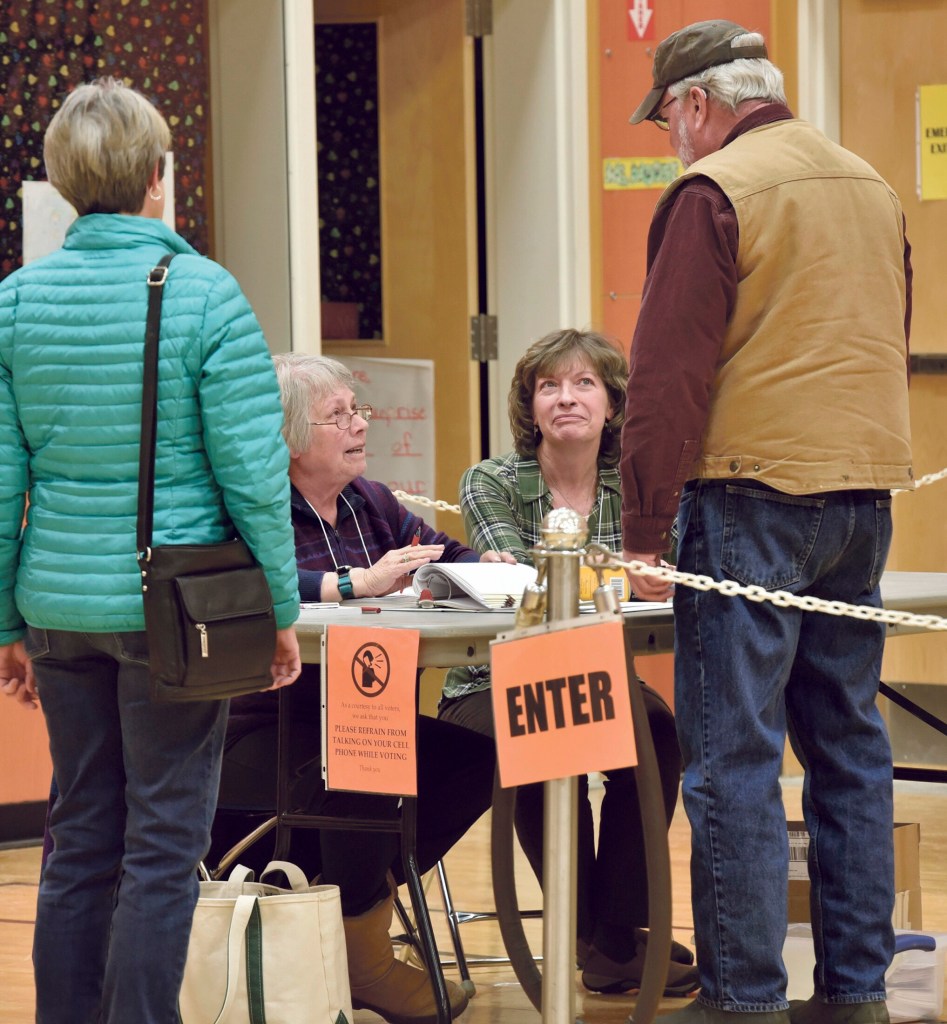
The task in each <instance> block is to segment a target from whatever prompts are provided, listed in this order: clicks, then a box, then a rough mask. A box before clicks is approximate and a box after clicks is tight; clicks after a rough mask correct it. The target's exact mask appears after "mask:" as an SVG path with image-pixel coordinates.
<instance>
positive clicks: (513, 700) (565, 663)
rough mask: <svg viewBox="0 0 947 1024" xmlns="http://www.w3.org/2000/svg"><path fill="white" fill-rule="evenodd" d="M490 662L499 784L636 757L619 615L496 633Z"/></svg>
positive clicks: (625, 763)
mask: <svg viewBox="0 0 947 1024" xmlns="http://www.w3.org/2000/svg"><path fill="white" fill-rule="evenodd" d="M490 664H491V674H492V677H493V719H494V724H495V728H496V741H497V759H498V762H499V768H500V782H501V784H502V785H503V786H522V785H525V784H526V783H530V782H545V781H547V780H549V779H561V778H567V777H568V776H570V775H582V774H584V773H586V772H591V771H605V770H607V769H609V768H624V767H627V766H629V765H633V764H636V763H637V755H636V752H635V737H634V730H633V728H632V719H631V701H630V699H629V696H628V671H627V668H626V666H625V645H624V638H623V636H622V624H621V621H615V622H595V621H594V620H593V622H590V623H588V624H586V623H585V622H583V621H577V620H575V619H573V620H570V621H568V622H566V623H550V624H549V625H548V626H537V627H535V628H533V629H530V630H528V631H524V632H523V633H521V634H515V635H511V636H510V637H509V638H506V637H500V638H498V639H497V640H495V641H494V642H493V643H492V644H491V645H490Z"/></svg>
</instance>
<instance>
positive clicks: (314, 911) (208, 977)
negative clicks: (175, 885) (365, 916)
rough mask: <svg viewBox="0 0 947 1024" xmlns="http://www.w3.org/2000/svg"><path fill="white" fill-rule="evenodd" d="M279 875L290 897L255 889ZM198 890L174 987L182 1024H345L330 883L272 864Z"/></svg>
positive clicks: (345, 976)
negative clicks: (182, 963) (286, 882)
mask: <svg viewBox="0 0 947 1024" xmlns="http://www.w3.org/2000/svg"><path fill="white" fill-rule="evenodd" d="M274 871H282V872H283V873H284V874H285V875H286V878H287V879H288V880H289V883H290V886H291V888H290V889H281V888H278V887H277V886H275V885H269V884H267V883H266V882H264V881H263V879H265V878H266V877H267V876H268V875H270V874H271V873H272V872H274ZM252 879H253V873H252V872H251V871H250V869H249V868H246V867H243V866H242V865H239V864H238V865H237V867H235V868H234V869H233V871H232V872H231V873H230V876H229V878H228V879H227V880H226V881H220V882H201V883H200V887H201V891H200V898H199V899H198V901H197V908H196V910H195V912H194V923H193V925H192V927H191V940H190V945H189V946H188V951H187V963H186V965H185V968H184V983H183V985H182V986H181V996H180V999H179V1013H180V1018H181V1021H182V1024H303V1022H305V1024H351V1021H352V994H351V991H350V989H349V973H348V963H347V961H346V958H345V935H344V933H343V931H342V903H341V899H340V897H339V887H338V886H337V885H312V886H311V885H309V883H308V882H307V881H306V876H305V875H304V874H303V872H302V871H301V870H300V868H298V867H296V865H295V864H288V863H286V862H285V861H271V862H270V863H269V864H268V865H267V866H266V869H265V870H264V872H263V874H262V875H261V876H260V879H261V880H260V881H259V882H254V881H253V880H252Z"/></svg>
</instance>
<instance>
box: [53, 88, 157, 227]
mask: <svg viewBox="0 0 947 1024" xmlns="http://www.w3.org/2000/svg"><path fill="white" fill-rule="evenodd" d="M170 148H171V129H170V128H168V123H167V121H165V119H164V118H163V117H162V116H161V114H160V113H159V112H158V110H157V109H156V108H155V106H154V105H153V104H152V103H150V102H149V101H148V100H147V99H145V97H144V96H142V94H141V93H140V92H136V91H135V90H134V89H131V88H129V87H128V86H127V85H125V84H124V82H121V81H120V80H119V79H117V78H98V79H96V80H95V81H94V82H91V83H89V84H88V85H80V86H78V87H77V88H75V89H74V90H73V91H72V92H71V93H70V94H69V95H68V96H67V97H66V99H65V101H64V102H63V105H62V106H61V107H60V108H59V110H57V111H56V113H55V115H54V116H53V119H52V121H50V123H49V127H48V128H47V129H46V136H45V139H44V141H43V157H44V159H45V162H46V175H47V177H48V178H49V181H50V183H51V184H52V185H53V187H54V188H55V189H56V191H57V192H59V194H60V195H61V196H62V197H63V198H64V199H65V200H66V201H67V202H69V203H71V204H72V205H73V206H74V207H75V208H76V212H77V213H78V214H79V216H80V217H81V216H83V215H85V214H87V213H138V212H139V210H141V208H142V206H143V205H144V202H145V192H146V190H147V188H148V181H149V179H150V178H151V173H152V171H154V169H155V165H157V166H158V173H159V175H161V174H164V155H165V153H166V152H167V151H168V150H169V149H170Z"/></svg>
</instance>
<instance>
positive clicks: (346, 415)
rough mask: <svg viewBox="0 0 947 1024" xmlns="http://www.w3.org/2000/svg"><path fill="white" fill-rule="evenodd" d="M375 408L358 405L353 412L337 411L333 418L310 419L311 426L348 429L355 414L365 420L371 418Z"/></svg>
mask: <svg viewBox="0 0 947 1024" xmlns="http://www.w3.org/2000/svg"><path fill="white" fill-rule="evenodd" d="M374 411H375V410H374V409H372V407H371V406H370V405H357V406H356V407H355V408H354V409H353V410H352V411H351V412H337V413H336V414H335V415H334V416H333V417H332V419H331V420H319V421H318V422H315V423H314V422H313V421H312V420H310V421H309V426H310V427H333V426H334V427H338V428H339V430H348V429H349V427H350V426H351V424H352V417H353V416H361V417H362V419H363V420H366V421H367V420H370V419H371V418H372V413H373V412H374Z"/></svg>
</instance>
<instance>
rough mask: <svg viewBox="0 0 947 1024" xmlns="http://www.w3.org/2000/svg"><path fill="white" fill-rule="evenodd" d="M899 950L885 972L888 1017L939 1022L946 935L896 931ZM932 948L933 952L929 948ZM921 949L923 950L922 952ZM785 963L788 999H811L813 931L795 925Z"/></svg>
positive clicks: (785, 950)
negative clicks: (787, 978) (900, 949)
mask: <svg viewBox="0 0 947 1024" xmlns="http://www.w3.org/2000/svg"><path fill="white" fill-rule="evenodd" d="M896 935H897V941H898V947H899V948H900V947H904V948H903V950H902V951H901V952H897V951H896V952H895V955H894V958H893V959H892V961H891V966H890V967H889V968H888V970H887V971H886V972H885V989H886V990H887V998H886V1002H887V1005H888V1015H889V1016H890V1017H891V1020H892V1024H898V1022H900V1021H909V1020H931V1021H936V1020H940V1019H941V1016H942V1015H943V1011H944V968H945V953H947V935H945V934H943V933H933V934H928V935H923V934H918V933H916V932H913V933H912V932H905V931H903V930H900V929H896ZM930 946H933V948H932V949H931V948H929V947H930ZM919 947H920V948H919ZM783 962H784V963H785V965H786V973H787V975H788V976H789V982H788V984H787V986H786V998H787V999H808V998H809V996H811V995H812V991H813V981H812V972H813V970H814V969H815V950H814V949H813V946H812V929H811V926H810V925H807V924H792V925H790V926H789V930H788V933H787V935H786V944H785V945H784V946H783Z"/></svg>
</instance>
